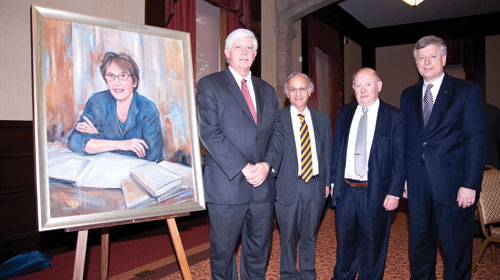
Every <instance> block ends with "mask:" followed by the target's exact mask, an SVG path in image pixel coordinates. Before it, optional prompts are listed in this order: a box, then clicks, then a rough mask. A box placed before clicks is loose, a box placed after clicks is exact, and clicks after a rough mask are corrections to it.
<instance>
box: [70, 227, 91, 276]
mask: <svg viewBox="0 0 500 280" xmlns="http://www.w3.org/2000/svg"><path fill="white" fill-rule="evenodd" d="M88 237H89V231H88V230H81V231H79V232H78V240H77V241H76V255H75V266H74V268H73V280H82V279H83V274H84V272H85V254H86V253H87V239H88Z"/></svg>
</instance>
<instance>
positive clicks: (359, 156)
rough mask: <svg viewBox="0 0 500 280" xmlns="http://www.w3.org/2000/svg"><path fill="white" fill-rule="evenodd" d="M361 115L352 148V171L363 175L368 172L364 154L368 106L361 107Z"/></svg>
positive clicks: (360, 175)
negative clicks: (354, 143) (354, 144)
mask: <svg viewBox="0 0 500 280" xmlns="http://www.w3.org/2000/svg"><path fill="white" fill-rule="evenodd" d="M361 109H362V110H363V115H361V118H360V119H359V124H358V133H357V134H356V146H355V148H354V173H356V175H358V176H359V177H363V176H364V175H365V174H366V172H368V161H367V156H366V138H367V137H366V136H367V126H368V108H366V107H361Z"/></svg>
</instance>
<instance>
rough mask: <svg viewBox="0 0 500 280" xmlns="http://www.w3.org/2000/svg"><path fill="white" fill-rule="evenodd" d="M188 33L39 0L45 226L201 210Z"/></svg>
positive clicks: (40, 190) (37, 80)
mask: <svg viewBox="0 0 500 280" xmlns="http://www.w3.org/2000/svg"><path fill="white" fill-rule="evenodd" d="M190 46H191V45H190V37H189V33H185V32H180V31H173V30H168V29H164V28H158V27H152V26H146V25H139V24H132V23H126V22H120V21H116V20H110V19H103V18H97V17H92V16H87V15H81V14H76V13H70V12H66V11H61V10H55V9H49V8H43V7H40V6H32V51H33V120H34V138H35V139H34V143H35V165H36V166H35V170H36V184H37V196H38V221H39V230H50V229H59V228H67V229H68V228H70V229H71V228H82V227H86V226H88V227H92V226H97V225H101V224H104V225H110V224H119V223H126V222H129V221H138V220H148V219H154V218H156V217H158V218H160V217H166V216H170V215H176V214H181V213H187V212H192V211H198V210H204V209H205V201H204V193H203V180H202V170H201V155H200V147H199V141H198V130H197V119H196V110H195V102H194V83H193V66H192V58H191V49H190Z"/></svg>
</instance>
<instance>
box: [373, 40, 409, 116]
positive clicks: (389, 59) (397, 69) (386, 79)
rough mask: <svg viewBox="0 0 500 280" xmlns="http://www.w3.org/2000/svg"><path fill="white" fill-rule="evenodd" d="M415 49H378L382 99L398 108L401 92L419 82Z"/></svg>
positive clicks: (377, 62) (377, 60)
mask: <svg viewBox="0 0 500 280" xmlns="http://www.w3.org/2000/svg"><path fill="white" fill-rule="evenodd" d="M413 47H414V44H408V45H397V46H390V47H381V48H377V49H376V65H377V66H376V68H377V69H376V70H377V73H378V74H379V76H380V78H381V79H382V91H381V92H380V98H381V99H382V100H384V102H386V103H389V104H391V105H394V106H396V107H398V108H399V98H400V96H401V92H402V91H403V90H404V89H405V88H407V87H409V86H411V85H413V84H415V83H416V82H418V80H419V75H418V72H417V68H416V67H415V60H414V59H413V54H412V53H413Z"/></svg>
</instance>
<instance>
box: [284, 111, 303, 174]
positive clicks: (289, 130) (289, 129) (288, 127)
mask: <svg viewBox="0 0 500 280" xmlns="http://www.w3.org/2000/svg"><path fill="white" fill-rule="evenodd" d="M290 106H292V105H288V107H286V109H285V110H284V111H283V114H282V115H281V120H282V121H283V127H284V129H285V132H286V133H285V137H286V140H285V141H287V142H288V143H290V145H288V146H289V149H290V152H291V153H292V155H296V154H297V147H296V145H297V144H296V143H295V135H294V134H293V123H292V116H291V115H290ZM293 164H294V167H295V168H294V170H297V171H298V170H299V165H298V159H297V160H295V161H294V163H293Z"/></svg>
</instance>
